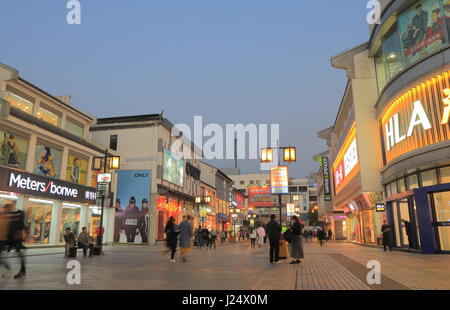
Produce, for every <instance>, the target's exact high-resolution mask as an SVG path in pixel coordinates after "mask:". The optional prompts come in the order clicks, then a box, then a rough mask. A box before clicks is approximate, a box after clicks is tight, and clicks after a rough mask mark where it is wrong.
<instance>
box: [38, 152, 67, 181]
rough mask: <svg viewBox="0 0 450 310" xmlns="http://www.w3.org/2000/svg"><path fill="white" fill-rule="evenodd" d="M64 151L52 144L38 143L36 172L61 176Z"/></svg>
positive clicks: (56, 176) (54, 176)
mask: <svg viewBox="0 0 450 310" xmlns="http://www.w3.org/2000/svg"><path fill="white" fill-rule="evenodd" d="M61 154H62V152H61V151H59V150H56V149H54V148H52V147H50V146H46V145H37V146H36V153H35V171H34V173H36V174H39V175H43V176H47V177H52V178H59V174H60V166H61Z"/></svg>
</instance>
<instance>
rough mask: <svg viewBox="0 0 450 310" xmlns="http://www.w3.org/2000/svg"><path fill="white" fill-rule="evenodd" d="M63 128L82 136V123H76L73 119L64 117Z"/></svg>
mask: <svg viewBox="0 0 450 310" xmlns="http://www.w3.org/2000/svg"><path fill="white" fill-rule="evenodd" d="M64 127H65V129H66V130H67V131H68V132H70V133H71V134H73V135H75V136H77V137H80V138H83V135H84V127H83V126H82V125H78V123H76V122H75V121H72V120H70V119H69V118H67V119H66V124H65V126H64Z"/></svg>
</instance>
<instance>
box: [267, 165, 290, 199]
mask: <svg viewBox="0 0 450 310" xmlns="http://www.w3.org/2000/svg"><path fill="white" fill-rule="evenodd" d="M270 186H271V189H272V194H288V193H289V176H288V167H287V166H277V167H271V168H270Z"/></svg>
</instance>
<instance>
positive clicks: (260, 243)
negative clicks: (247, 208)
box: [256, 226, 266, 247]
mask: <svg viewBox="0 0 450 310" xmlns="http://www.w3.org/2000/svg"><path fill="white" fill-rule="evenodd" d="M256 233H257V234H258V247H262V246H263V244H264V237H265V236H266V231H265V229H264V227H262V226H259V227H258V230H257V231H256Z"/></svg>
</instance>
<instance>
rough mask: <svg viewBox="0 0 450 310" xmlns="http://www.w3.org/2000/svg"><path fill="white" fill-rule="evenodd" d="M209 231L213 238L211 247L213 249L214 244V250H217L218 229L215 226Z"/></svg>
mask: <svg viewBox="0 0 450 310" xmlns="http://www.w3.org/2000/svg"><path fill="white" fill-rule="evenodd" d="M209 233H210V234H211V238H210V241H209V248H210V249H212V247H213V245H214V250H215V249H216V240H217V231H216V230H215V229H214V228H212V229H211V231H210V232H209Z"/></svg>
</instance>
